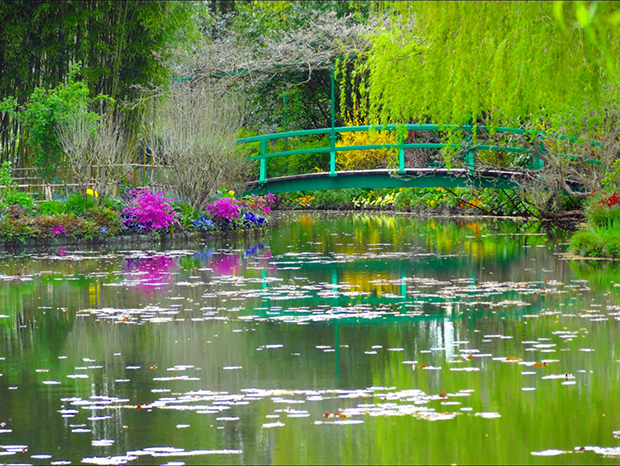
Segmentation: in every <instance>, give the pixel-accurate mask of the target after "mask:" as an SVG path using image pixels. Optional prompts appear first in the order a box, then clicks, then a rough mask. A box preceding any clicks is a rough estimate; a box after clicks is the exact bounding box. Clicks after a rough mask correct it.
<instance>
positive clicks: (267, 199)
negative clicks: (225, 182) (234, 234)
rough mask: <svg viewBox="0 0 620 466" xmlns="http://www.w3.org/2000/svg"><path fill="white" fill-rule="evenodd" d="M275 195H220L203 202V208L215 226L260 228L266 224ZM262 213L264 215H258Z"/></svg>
mask: <svg viewBox="0 0 620 466" xmlns="http://www.w3.org/2000/svg"><path fill="white" fill-rule="evenodd" d="M275 198H276V196H275V195H274V194H271V193H270V194H267V195H266V196H256V195H252V196H249V197H245V198H243V199H234V198H231V197H227V196H225V197H221V198H219V199H216V200H215V201H213V202H211V203H208V204H205V208H206V210H207V211H208V213H209V214H211V218H212V219H213V222H214V223H215V226H217V227H219V228H221V229H223V230H233V229H238V228H242V229H247V228H257V227H258V228H260V227H263V226H265V225H266V224H267V219H266V218H265V217H267V216H269V214H270V213H271V207H270V206H271V205H273V204H274V203H275ZM259 214H262V215H264V216H265V217H262V216H260V215H259Z"/></svg>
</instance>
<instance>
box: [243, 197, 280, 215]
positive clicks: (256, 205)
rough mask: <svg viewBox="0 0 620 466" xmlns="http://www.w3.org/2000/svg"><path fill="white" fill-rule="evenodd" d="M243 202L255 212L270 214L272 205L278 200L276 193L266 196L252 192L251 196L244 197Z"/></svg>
mask: <svg viewBox="0 0 620 466" xmlns="http://www.w3.org/2000/svg"><path fill="white" fill-rule="evenodd" d="M242 202H243V204H245V205H246V206H247V207H248V209H250V210H252V211H254V212H257V213H261V214H263V215H270V214H271V206H272V205H273V204H274V203H275V202H276V195H275V194H273V193H269V194H266V195H265V196H257V195H256V194H252V195H251V196H247V197H244V198H243V200H242Z"/></svg>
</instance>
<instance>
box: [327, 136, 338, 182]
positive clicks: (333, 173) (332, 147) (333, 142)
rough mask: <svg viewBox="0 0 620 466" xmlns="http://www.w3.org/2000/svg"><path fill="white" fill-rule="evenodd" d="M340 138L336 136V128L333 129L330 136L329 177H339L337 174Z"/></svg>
mask: <svg viewBox="0 0 620 466" xmlns="http://www.w3.org/2000/svg"><path fill="white" fill-rule="evenodd" d="M337 139H338V136H336V132H335V131H334V128H332V132H331V134H330V135H329V148H330V153H329V176H338V173H336V140H337Z"/></svg>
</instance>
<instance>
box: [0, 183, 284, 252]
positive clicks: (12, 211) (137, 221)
mask: <svg viewBox="0 0 620 466" xmlns="http://www.w3.org/2000/svg"><path fill="white" fill-rule="evenodd" d="M95 194H96V193H92V194H91V196H90V197H89V196H86V197H83V196H81V195H79V194H78V195H74V196H71V197H70V198H69V199H62V200H56V201H51V202H45V201H42V202H38V203H37V202H35V201H34V200H33V199H32V198H31V197H30V196H29V195H25V196H21V198H23V199H21V200H22V201H23V203H21V202H20V203H19V204H8V205H7V204H6V203H5V204H4V205H1V204H0V212H1V213H2V216H1V217H0V242H5V243H25V242H31V241H36V242H37V243H38V244H41V243H46V242H48V243H49V242H52V243H55V242H58V241H62V240H65V241H82V240H85V241H100V240H105V239H110V238H124V237H125V238H127V237H132V236H136V235H148V236H151V237H159V238H165V237H166V236H172V235H176V236H181V235H185V236H188V235H190V236H191V235H192V234H198V233H204V232H211V233H215V234H217V233H218V232H230V231H237V232H245V231H250V230H260V229H262V228H264V227H266V226H267V225H268V223H269V216H270V214H271V206H272V205H273V203H274V201H275V196H274V195H273V194H268V195H266V196H249V197H245V198H242V199H236V198H235V197H234V193H232V192H225V191H222V192H221V193H220V196H219V197H218V198H216V199H214V200H212V201H211V202H210V203H207V204H205V205H204V206H203V208H202V209H199V210H195V209H191V208H190V207H189V206H187V204H184V203H183V202H179V201H175V200H173V199H171V198H169V197H167V196H165V195H164V193H162V192H151V191H149V190H148V189H140V190H130V191H128V192H127V194H126V195H125V196H123V197H122V198H116V199H109V200H108V201H107V202H106V205H105V206H102V207H97V206H96V205H95V202H94V195H95Z"/></svg>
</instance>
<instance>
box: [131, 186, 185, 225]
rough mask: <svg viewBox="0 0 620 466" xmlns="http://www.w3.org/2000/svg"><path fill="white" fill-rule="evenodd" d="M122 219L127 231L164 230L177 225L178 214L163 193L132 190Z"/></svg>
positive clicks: (170, 200)
mask: <svg viewBox="0 0 620 466" xmlns="http://www.w3.org/2000/svg"><path fill="white" fill-rule="evenodd" d="M127 194H128V195H129V199H128V201H127V202H126V206H127V207H125V208H124V209H123V212H122V217H123V218H124V225H125V227H126V228H127V229H135V230H138V231H140V230H144V231H149V230H162V229H166V228H168V227H169V226H170V225H172V224H174V223H177V219H176V217H178V215H179V214H178V212H175V211H174V210H173V208H172V205H171V204H170V202H172V199H169V198H167V197H165V196H164V194H163V193H162V192H161V191H158V192H156V193H152V192H151V191H149V190H148V189H144V188H143V189H139V190H138V189H132V190H131V191H129V192H128V193H127Z"/></svg>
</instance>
